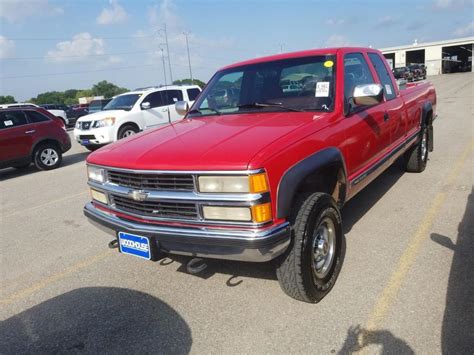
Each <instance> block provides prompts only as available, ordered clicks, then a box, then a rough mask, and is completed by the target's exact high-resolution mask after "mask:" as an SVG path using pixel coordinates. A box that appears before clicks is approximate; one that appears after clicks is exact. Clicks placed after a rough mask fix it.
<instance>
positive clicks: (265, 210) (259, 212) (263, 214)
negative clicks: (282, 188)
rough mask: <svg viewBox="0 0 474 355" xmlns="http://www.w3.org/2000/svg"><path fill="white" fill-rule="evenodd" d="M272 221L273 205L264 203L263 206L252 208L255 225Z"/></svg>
mask: <svg viewBox="0 0 474 355" xmlns="http://www.w3.org/2000/svg"><path fill="white" fill-rule="evenodd" d="M271 219H272V206H271V204H270V203H269V202H268V203H264V204H262V205H255V206H252V220H253V221H254V222H255V223H264V222H268V221H270V220H271Z"/></svg>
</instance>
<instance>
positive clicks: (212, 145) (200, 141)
mask: <svg viewBox="0 0 474 355" xmlns="http://www.w3.org/2000/svg"><path fill="white" fill-rule="evenodd" d="M288 115H291V116H292V117H291V119H288ZM313 118H314V113H310V112H307V113H303V112H302V113H294V112H291V113H289V112H282V113H260V114H236V115H223V116H208V117H204V118H195V119H192V120H188V119H186V120H182V121H179V122H177V123H174V124H172V125H167V126H164V127H161V128H158V129H154V130H150V131H147V132H144V133H142V134H139V135H137V136H134V137H131V138H128V139H126V140H124V141H120V142H117V143H113V144H111V145H108V146H106V147H104V148H101V149H99V150H98V151H96V152H94V153H92V154H91V155H89V157H88V159H87V162H88V163H91V164H97V165H104V166H113V167H120V168H128V169H144V170H149V169H155V170H211V169H212V170H245V169H247V167H248V165H249V163H250V161H251V159H252V157H254V156H255V155H256V154H257V153H258V152H259V151H260V150H262V149H264V148H265V147H267V146H268V145H270V144H271V143H274V142H275V141H276V140H278V139H280V138H282V137H284V136H285V135H287V134H289V133H290V132H292V131H294V130H295V129H297V128H298V127H301V126H303V125H304V124H306V123H309V122H311V121H312V120H313Z"/></svg>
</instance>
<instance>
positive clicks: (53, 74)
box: [0, 64, 154, 80]
mask: <svg viewBox="0 0 474 355" xmlns="http://www.w3.org/2000/svg"><path fill="white" fill-rule="evenodd" d="M145 67H154V65H153V64H147V65H134V66H128V67H116V68H108V69H96V70H81V71H74V72H63V73H48V74H32V75H16V76H3V77H0V80H4V79H19V78H40V77H49V76H61V75H73V74H84V73H95V72H103V71H113V70H126V69H134V68H145Z"/></svg>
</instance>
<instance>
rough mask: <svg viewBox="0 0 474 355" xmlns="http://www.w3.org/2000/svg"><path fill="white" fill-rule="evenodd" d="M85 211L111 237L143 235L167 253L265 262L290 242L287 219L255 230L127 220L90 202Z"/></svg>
mask: <svg viewBox="0 0 474 355" xmlns="http://www.w3.org/2000/svg"><path fill="white" fill-rule="evenodd" d="M84 214H85V216H86V217H88V218H89V221H90V222H91V223H92V224H94V225H95V226H97V227H99V228H100V229H102V230H104V231H105V232H107V233H109V234H111V235H113V236H114V237H117V233H118V232H119V231H120V232H127V233H132V234H137V235H141V236H146V237H148V238H150V240H151V241H152V242H155V243H157V246H158V248H159V250H160V251H163V252H165V253H169V254H181V255H190V256H199V257H204V258H214V259H226V260H240V261H251V262H265V261H270V260H272V259H274V258H276V257H277V256H279V255H280V254H282V253H283V252H284V251H285V250H286V249H287V247H288V245H289V244H290V226H289V224H288V223H287V222H286V223H282V224H279V225H277V226H273V227H269V228H265V229H255V230H250V229H232V230H231V229H222V228H208V227H193V228H184V227H183V228H177V227H168V226H163V225H152V224H145V223H137V222H133V221H130V220H126V219H123V218H120V217H117V216H115V215H112V214H107V213H104V212H102V211H101V210H99V209H97V208H95V207H94V205H93V204H92V203H88V204H86V205H85V207H84Z"/></svg>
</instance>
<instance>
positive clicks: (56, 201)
mask: <svg viewBox="0 0 474 355" xmlns="http://www.w3.org/2000/svg"><path fill="white" fill-rule="evenodd" d="M88 192H89V191H88V190H86V191H83V192H79V193H77V194H74V195H69V196H65V197H62V198H58V199H56V200H51V201H48V202H45V203H42V204H41V205H38V206H34V207H30V208H25V209H24V210H17V211H15V212H12V213H9V214H6V215H3V216H2V217H3V218H6V217H11V216H14V215H16V214H23V213H25V212H30V211H34V210H36V209H38V208H42V207H45V206H49V205H53V204H55V203H58V202H62V201H67V200H70V199H73V198H76V197H78V196H82V195H84V194H87V193H88Z"/></svg>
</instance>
